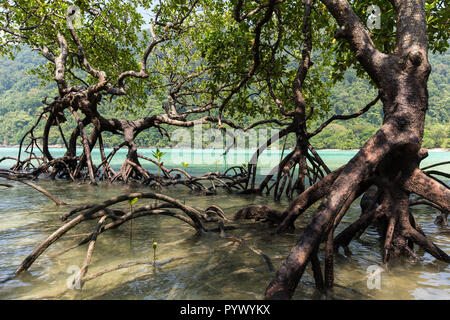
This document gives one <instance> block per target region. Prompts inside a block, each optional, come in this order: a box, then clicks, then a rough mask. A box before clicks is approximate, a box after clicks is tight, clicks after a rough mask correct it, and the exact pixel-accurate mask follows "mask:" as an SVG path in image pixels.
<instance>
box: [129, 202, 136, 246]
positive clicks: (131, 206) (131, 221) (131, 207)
mask: <svg viewBox="0 0 450 320" xmlns="http://www.w3.org/2000/svg"><path fill="white" fill-rule="evenodd" d="M137 201H138V198H133V199H129V200H128V205H129V206H130V212H131V214H133V204H135V203H136V202H137ZM132 239H133V219H131V220H130V242H131V240H132Z"/></svg>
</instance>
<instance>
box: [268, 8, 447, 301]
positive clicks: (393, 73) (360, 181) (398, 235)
mask: <svg viewBox="0 0 450 320" xmlns="http://www.w3.org/2000/svg"><path fill="white" fill-rule="evenodd" d="M323 2H324V3H325V4H326V5H327V7H328V9H329V10H330V12H331V13H332V14H333V15H334V16H335V18H336V19H337V21H338V23H339V24H340V26H341V28H342V31H341V32H343V33H344V36H345V37H346V38H347V39H348V40H349V42H350V44H351V45H352V47H353V49H354V50H355V52H356V55H357V57H358V59H359V60H360V62H361V64H362V65H363V66H364V68H365V69H366V70H367V72H368V73H369V75H370V76H371V77H372V78H373V79H374V81H375V82H376V83H377V85H378V87H379V91H380V95H381V100H382V102H383V110H384V121H383V125H382V127H381V128H380V129H379V130H378V131H377V133H376V134H375V135H374V136H373V137H371V138H370V139H369V140H368V141H367V142H366V143H365V145H364V146H363V147H362V148H361V150H360V151H359V152H358V153H357V154H356V155H355V157H353V158H352V159H351V160H350V161H349V162H348V164H347V165H345V167H344V168H343V169H342V171H341V172H340V173H339V176H338V177H337V178H336V179H335V180H334V182H333V185H332V187H331V189H330V194H329V195H328V196H327V197H326V198H325V200H324V201H323V202H322V204H321V206H320V207H319V209H318V211H317V212H316V214H315V215H314V217H313V219H312V221H311V223H310V224H309V225H308V226H307V227H306V229H305V231H304V232H303V234H302V235H301V236H300V239H299V240H298V242H297V243H296V244H295V246H294V247H293V248H292V250H291V252H290V253H289V255H288V257H287V259H286V260H285V261H284V262H283V263H282V264H281V266H280V267H279V269H278V271H277V273H276V275H275V278H274V279H273V280H272V281H271V283H270V284H269V286H268V288H267V289H266V292H265V297H266V298H282V299H289V298H291V297H292V295H293V293H294V291H295V288H296V287H297V285H298V282H299V280H300V278H301V276H302V274H303V272H304V270H305V267H306V265H307V263H308V262H309V261H310V257H311V254H312V253H313V251H314V248H317V246H318V245H319V244H320V242H321V241H322V239H325V238H326V236H327V232H329V230H330V226H331V225H333V224H334V223H335V222H336V218H337V216H338V215H339V216H340V215H341V214H342V212H341V210H342V209H343V208H345V206H346V204H347V203H348V201H349V199H350V198H351V197H352V194H355V193H357V192H358V189H360V190H359V191H360V192H361V191H363V190H364V189H361V188H362V187H363V186H364V184H366V185H367V184H368V185H370V184H371V181H378V183H379V184H380V185H381V186H382V187H383V188H384V191H385V192H384V197H383V198H384V199H383V203H382V204H381V205H380V207H381V208H382V209H383V208H386V210H385V212H382V213H384V215H386V217H387V218H388V221H389V222H388V227H387V230H386V239H385V248H384V260H385V262H387V261H388V260H389V259H390V258H392V256H395V255H398V254H401V253H403V252H405V251H408V250H407V249H406V247H407V246H408V244H407V242H408V241H407V240H410V241H413V242H415V243H416V244H418V245H420V246H421V247H423V248H424V249H425V250H426V251H428V252H429V253H430V254H432V255H433V256H434V257H436V258H438V259H440V260H443V261H446V262H449V261H450V258H449V257H448V255H446V254H445V253H443V252H442V251H441V250H440V249H438V248H437V247H436V246H435V245H434V244H433V243H432V242H431V241H429V240H427V239H426V238H425V237H424V236H423V235H422V234H421V233H420V232H419V231H417V229H416V228H415V226H412V225H411V222H410V214H409V208H408V194H409V192H418V193H422V194H421V195H424V196H426V197H427V199H429V200H430V201H433V202H435V203H437V204H438V205H440V206H441V207H443V208H448V206H449V205H450V197H445V195H447V194H448V189H446V188H445V187H443V186H439V185H438V183H437V182H436V181H435V180H433V179H431V178H429V177H427V176H426V175H424V174H421V171H420V169H418V167H419V163H420V161H421V160H422V158H423V157H424V152H423V150H422V149H421V143H422V137H423V130H424V123H425V113H426V110H427V109H428V93H427V80H428V75H429V73H430V65H429V63H428V59H427V35H426V21H425V11H424V2H423V1H419V0H416V1H407V2H406V1H393V2H394V3H395V4H394V6H395V8H396V12H397V32H398V33H397V40H398V43H397V50H396V52H395V53H394V54H392V55H387V54H382V53H380V52H379V51H377V50H376V48H375V47H374V45H373V43H372V42H371V40H370V37H369V35H368V34H367V31H365V29H364V27H363V26H362V23H361V22H360V21H359V19H358V18H357V16H356V15H355V14H354V13H353V11H352V9H351V8H350V6H349V4H348V3H347V1H344V0H335V1H323ZM344 27H345V28H344ZM413 181H414V182H413ZM419 181H420V182H421V183H422V184H423V185H425V186H426V187H419V186H418V184H417V182H419ZM365 188H367V186H366V187H365ZM445 189H446V190H445ZM425 190H426V191H425ZM302 209H303V208H295V210H296V212H299V211H300V210H302ZM296 212H294V213H291V215H292V214H295V213H296ZM331 229H332V228H331Z"/></svg>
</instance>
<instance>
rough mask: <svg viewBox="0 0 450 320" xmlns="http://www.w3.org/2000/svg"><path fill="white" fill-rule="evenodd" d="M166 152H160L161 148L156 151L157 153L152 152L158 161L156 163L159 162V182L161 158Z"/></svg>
mask: <svg viewBox="0 0 450 320" xmlns="http://www.w3.org/2000/svg"><path fill="white" fill-rule="evenodd" d="M165 154H166V153H165V152H162V151H160V150H159V148H157V149H156V151H153V152H152V155H153V157H154V158H155V159H156V161H157V162H158V180H159V172H160V169H161V158H162V157H163V156H164V155H165Z"/></svg>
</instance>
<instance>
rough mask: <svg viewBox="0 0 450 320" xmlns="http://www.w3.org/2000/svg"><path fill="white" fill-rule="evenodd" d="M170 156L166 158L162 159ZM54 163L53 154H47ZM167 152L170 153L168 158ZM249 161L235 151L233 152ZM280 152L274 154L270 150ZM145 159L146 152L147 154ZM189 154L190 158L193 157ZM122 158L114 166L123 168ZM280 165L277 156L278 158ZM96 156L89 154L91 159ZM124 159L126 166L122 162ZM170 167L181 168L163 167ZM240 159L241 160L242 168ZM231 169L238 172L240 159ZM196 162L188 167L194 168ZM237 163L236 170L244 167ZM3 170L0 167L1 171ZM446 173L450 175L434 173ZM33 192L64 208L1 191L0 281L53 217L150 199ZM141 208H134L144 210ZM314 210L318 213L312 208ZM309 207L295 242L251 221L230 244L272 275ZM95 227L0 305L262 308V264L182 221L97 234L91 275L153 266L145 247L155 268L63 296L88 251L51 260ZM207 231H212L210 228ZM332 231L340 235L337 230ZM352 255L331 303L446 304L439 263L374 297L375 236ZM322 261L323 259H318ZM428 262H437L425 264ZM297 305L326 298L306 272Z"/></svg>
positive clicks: (449, 284)
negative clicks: (49, 301) (116, 302)
mask: <svg viewBox="0 0 450 320" xmlns="http://www.w3.org/2000/svg"><path fill="white" fill-rule="evenodd" d="M163 151H167V150H163ZM53 152H54V153H55V154H56V155H57V153H58V152H60V151H58V150H53ZM168 152H173V151H168ZM239 152H240V153H248V154H251V152H249V151H245V150H240V151H237V153H239ZM273 152H277V151H273ZM142 153H145V154H146V155H147V156H151V150H144V151H142ZM320 153H321V156H323V158H324V160H325V161H326V162H327V163H328V164H329V166H330V167H331V168H332V169H333V168H336V167H338V166H340V165H341V164H344V163H345V162H346V161H348V159H350V158H351V156H352V155H354V154H355V152H354V151H321V152H320ZM16 154H17V149H15V148H3V149H0V158H1V157H4V156H7V155H16ZM194 155H195V153H194ZM124 156H125V153H119V154H118V155H117V158H115V160H114V161H117V162H115V165H116V166H118V165H120V159H121V157H124ZM277 156H279V153H278V155H277ZM95 157H98V155H95V154H94V160H95V159H97V158H95ZM122 159H123V158H122ZM164 159H166V160H165V164H166V165H167V166H179V165H178V164H177V162H176V161H172V162H170V161H168V160H169V157H166V156H165V157H164ZM239 160H240V159H239ZM446 160H450V153H446V152H430V156H429V158H428V159H426V160H425V161H424V165H428V164H430V163H435V162H438V161H446ZM235 162H236V163H237V164H240V163H239V162H238V161H237V160H236V161H235ZM192 163H194V161H192ZM241 163H243V162H241ZM8 165H9V164H8V163H2V166H8ZM231 165H233V161H229V160H227V164H225V163H224V162H223V163H216V162H215V161H213V163H209V164H204V163H203V164H202V163H200V164H197V165H194V164H192V166H191V165H190V166H189V168H188V171H189V172H191V173H193V174H197V173H199V172H204V171H207V170H214V169H215V168H216V166H217V169H220V170H222V169H223V168H224V167H225V166H227V167H228V166H231ZM148 167H149V169H150V170H155V171H156V167H155V166H154V165H150V164H149V165H148ZM440 169H441V170H444V171H447V172H450V167H449V166H446V167H441V168H440ZM38 183H39V184H40V185H42V186H43V187H45V188H46V189H47V190H49V191H50V192H52V193H53V194H55V195H57V196H58V197H60V198H61V199H63V200H65V201H66V202H69V203H70V206H66V207H56V206H55V205H54V204H53V202H50V201H49V200H48V199H47V198H45V197H44V196H42V195H41V194H39V193H37V192H35V191H34V190H32V189H30V188H29V187H27V186H24V185H22V184H17V183H12V184H13V185H14V188H9V189H4V188H2V190H1V191H0V278H4V277H6V276H8V275H10V274H12V273H13V272H14V270H15V268H16V267H17V266H18V265H19V264H20V263H21V262H22V260H23V259H24V258H25V257H26V256H27V255H28V254H29V253H30V252H31V251H32V250H33V248H34V247H35V246H36V245H37V244H39V243H40V241H42V240H44V239H45V238H46V237H47V236H48V235H49V234H51V233H52V232H53V231H54V230H56V229H57V228H58V227H59V226H60V225H61V222H60V220H59V216H60V215H61V214H64V213H66V212H68V211H69V210H70V209H71V208H73V207H76V206H77V205H80V204H84V203H90V202H99V201H102V200H104V199H108V198H110V197H113V196H117V195H118V194H123V193H127V192H132V191H151V189H148V188H146V187H143V186H123V185H119V184H118V185H108V184H101V185H100V186H97V187H93V186H90V185H88V184H74V183H68V182H64V181H57V182H54V181H46V180H40V181H39V182H38ZM163 192H164V193H166V194H168V195H170V196H172V197H175V198H178V199H183V193H184V192H183V186H179V187H175V188H169V189H166V190H164V191H163ZM186 201H187V202H188V203H189V204H190V205H192V206H194V207H196V208H200V209H205V208H206V207H208V206H210V205H211V204H216V205H219V206H221V207H222V208H223V209H224V211H225V213H226V214H227V215H231V214H233V213H234V212H235V211H237V210H239V209H240V208H242V207H245V206H248V205H251V204H267V205H270V206H272V207H274V208H278V209H280V210H281V209H283V208H285V207H286V205H287V201H286V200H283V201H281V202H279V203H275V202H273V200H272V199H271V198H270V197H261V196H255V195H251V196H238V195H232V194H231V195H230V194H228V193H226V192H221V193H219V194H218V195H215V196H198V195H190V194H188V195H187V199H186ZM151 202H152V201H151V200H142V201H139V203H138V205H142V204H144V203H151ZM316 207H317V205H316ZM314 209H315V207H313V208H310V210H308V211H307V212H306V213H305V214H304V215H303V216H302V217H300V218H299V219H298V221H297V225H296V226H297V229H296V231H295V233H293V234H283V235H271V234H270V231H271V230H270V229H269V228H268V227H267V226H265V225H262V224H255V223H253V222H251V221H240V222H238V223H234V224H233V225H235V226H236V227H237V229H236V230H233V231H229V234H230V235H233V236H239V237H242V238H245V239H246V240H247V241H248V243H249V244H251V245H252V246H254V247H255V248H257V249H260V250H261V251H263V252H264V253H265V254H266V255H268V256H269V257H270V258H271V260H272V262H273V264H274V267H275V269H276V268H277V267H278V266H279V265H280V263H281V262H282V261H283V260H284V259H285V257H286V255H287V253H288V252H289V250H290V248H291V247H292V245H293V244H294V243H295V241H296V240H297V239H298V237H299V235H300V233H301V230H302V228H303V227H305V225H306V224H307V223H308V222H309V220H310V217H311V214H312V213H313V212H314ZM413 212H414V215H415V217H416V218H417V220H418V221H419V223H420V224H421V226H422V228H423V230H424V231H425V233H426V234H427V235H428V237H429V238H430V239H431V240H432V241H434V242H435V243H436V244H438V245H439V246H440V248H441V249H442V250H444V251H445V252H446V253H447V254H450V237H449V235H450V233H449V231H448V230H445V229H442V228H440V227H438V226H436V225H435V224H434V223H433V221H434V219H435V217H436V215H437V212H436V211H435V210H434V209H431V208H428V207H421V206H420V207H414V208H413ZM359 214H360V212H359V201H356V202H355V203H354V204H353V206H352V208H351V209H350V210H349V211H348V213H347V214H346V216H345V217H344V219H343V221H342V223H341V225H340V226H339V230H341V229H342V228H345V226H347V225H348V224H349V223H351V222H352V221H354V220H355V219H357V217H358V216H359ZM94 226H95V221H90V222H89V223H85V224H81V225H79V226H78V227H77V228H75V229H74V230H72V231H70V232H69V233H67V234H66V235H65V236H64V237H63V238H62V239H61V240H59V241H57V242H56V243H55V244H54V245H52V246H51V247H50V248H49V250H48V251H47V252H46V253H44V254H43V255H42V256H41V257H40V258H39V259H38V260H37V261H36V262H35V263H34V264H33V265H32V266H31V268H30V269H29V272H27V273H25V274H23V275H21V276H20V277H18V278H15V279H13V280H10V281H8V282H6V283H4V284H0V299H36V298H41V297H47V298H59V299H260V298H262V294H263V292H264V290H265V288H266V286H267V285H268V283H269V281H270V280H271V278H272V277H273V275H274V272H271V271H269V270H268V268H267V265H266V264H265V263H264V261H263V260H262V259H261V257H260V256H258V255H256V254H255V253H253V252H252V251H250V250H249V249H248V248H246V247H244V246H238V245H237V244H234V243H233V242H231V241H229V240H226V239H222V238H219V237H218V236H217V234H216V233H211V234H207V235H203V236H196V235H195V234H194V232H193V230H192V228H191V227H189V226H188V225H186V224H184V223H183V222H181V221H179V220H176V219H173V218H170V217H164V216H161V217H159V216H154V217H143V218H139V219H136V220H134V222H133V238H132V241H131V242H130V224H129V223H127V224H124V225H122V226H121V227H120V228H118V229H116V230H110V231H108V232H105V233H104V234H102V235H100V236H99V238H98V240H97V245H96V249H95V252H94V256H93V260H92V262H91V266H90V268H89V271H88V274H92V273H96V272H97V271H100V270H103V269H106V268H108V267H113V266H116V265H118V264H122V263H127V262H133V261H141V260H146V259H148V260H152V259H153V249H152V245H151V244H152V239H155V241H157V242H158V248H157V252H156V259H157V261H158V262H160V264H158V265H157V267H153V266H152V265H139V266H135V267H131V268H128V269H121V270H118V271H114V272H110V273H107V274H104V275H103V276H100V277H98V278H96V279H94V280H92V281H89V282H87V283H86V284H85V285H84V287H83V290H82V291H79V290H68V291H66V292H65V293H64V294H62V295H61V292H62V291H64V290H65V288H66V281H67V279H68V278H69V277H70V276H71V275H72V273H70V272H68V268H70V267H71V266H81V265H82V263H83V261H84V258H85V255H86V249H87V247H86V246H82V247H79V248H77V249H74V250H72V251H69V252H67V253H66V254H64V255H61V256H59V257H53V256H52V254H55V253H57V252H59V251H61V250H63V249H65V248H68V247H70V246H71V245H73V244H76V243H77V240H79V239H81V238H80V237H77V235H79V234H83V233H87V232H91V231H92V230H93V228H94ZM208 227H210V228H212V227H215V225H208ZM339 230H338V231H339ZM350 250H351V253H352V254H351V255H350V256H348V255H345V254H344V252H343V251H340V253H339V254H338V255H337V257H336V266H335V278H336V284H337V285H338V286H337V287H336V288H335V289H334V291H333V294H332V295H330V296H328V298H339V299H450V266H449V265H446V264H442V263H439V262H436V261H435V259H434V258H433V257H431V256H430V255H429V254H427V253H424V252H422V251H419V254H420V255H421V256H423V257H424V258H425V259H426V260H427V261H426V262H422V263H419V264H416V265H411V264H402V265H397V266H393V267H392V268H391V269H390V270H389V271H388V272H383V273H381V283H380V285H381V288H380V290H378V289H369V288H368V286H367V278H366V276H367V273H366V271H367V268H368V267H369V266H373V265H378V264H379V263H380V261H381V250H380V241H379V235H378V233H377V231H376V228H375V227H369V229H368V230H367V231H366V233H364V235H363V236H362V237H361V238H360V239H359V240H356V241H353V242H352V243H351V245H350ZM321 258H322V257H321ZM430 262H434V263H430ZM294 298H295V299H324V298H325V297H324V296H321V295H320V294H318V293H317V292H316V290H315V289H314V281H313V277H312V272H311V270H310V268H309V267H308V268H307V270H306V272H305V274H304V276H303V278H302V281H301V283H300V285H299V287H298V288H297V290H296V293H295V296H294Z"/></svg>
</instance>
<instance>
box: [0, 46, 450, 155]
mask: <svg viewBox="0 0 450 320" xmlns="http://www.w3.org/2000/svg"><path fill="white" fill-rule="evenodd" d="M42 61H43V60H42V58H40V57H39V56H38V54H36V53H34V52H32V51H31V50H29V49H24V50H22V51H20V52H18V53H17V55H16V59H15V60H14V61H11V60H8V59H7V58H6V57H4V58H0V75H1V77H0V123H1V126H0V144H3V145H16V144H18V143H19V141H20V139H21V137H22V136H23V134H24V133H25V132H26V131H27V130H28V129H29V128H30V127H31V126H32V123H33V121H35V120H36V117H34V116H35V115H36V114H37V113H38V112H39V111H40V110H41V108H42V107H43V104H42V100H43V99H44V97H45V96H49V98H51V97H53V96H54V95H55V94H56V91H55V88H54V87H53V86H45V85H43V84H42V83H41V81H40V80H39V79H38V78H37V76H35V75H33V74H32V72H30V70H32V69H33V68H36V67H37V66H38V65H39V64H40V63H42ZM430 62H431V65H432V68H433V71H432V73H431V76H430V80H429V82H428V89H429V95H430V99H429V110H428V118H427V122H426V128H425V135H424V142H423V144H424V147H427V148H450V126H449V123H450V90H449V89H450V84H449V80H448V73H449V67H448V65H449V63H450V54H449V53H444V54H437V55H432V56H431V58H430ZM361 92H365V93H367V94H366V99H365V100H364V101H361V99H360V97H361ZM375 96H376V92H375V90H373V88H372V87H371V86H370V85H369V83H368V82H367V81H365V80H361V79H358V78H357V76H356V73H355V72H347V74H346V76H345V78H344V80H343V81H342V82H341V83H339V84H337V85H336V86H335V87H333V89H332V90H331V97H330V101H331V106H332V108H331V111H330V114H329V115H328V117H329V116H331V115H332V114H333V113H336V114H349V113H353V112H356V111H358V110H359V109H361V108H362V107H364V106H365V104H366V103H368V102H369V101H370V100H372V99H373V98H374V97H375ZM161 105H162V103H161V102H159V101H157V100H156V99H152V98H151V97H149V101H148V106H147V108H145V109H134V110H135V114H133V115H130V112H129V111H120V110H116V105H115V104H114V103H108V102H106V101H104V102H103V103H102V109H103V111H102V112H103V115H104V116H105V117H116V118H125V117H126V118H128V119H133V118H138V117H142V116H146V115H149V114H152V113H158V112H161V111H162V108H161ZM251 121H252V119H249V118H245V120H244V122H246V123H250V122H251ZM381 123H382V110H381V104H380V103H378V104H377V105H376V106H374V107H372V109H371V110H369V112H367V113H366V114H364V115H362V116H361V117H359V118H356V119H351V120H347V121H336V122H334V123H332V124H331V125H329V126H328V127H327V128H326V129H325V130H324V131H323V132H322V133H320V134H319V135H318V136H316V137H314V138H313V139H312V143H313V144H314V145H315V146H316V147H317V148H339V149H353V148H359V147H361V145H362V144H363V143H364V142H365V141H366V140H367V139H368V138H369V137H370V136H372V135H373V134H374V133H375V131H376V130H377V128H379V127H380V125H381ZM318 124H319V121H317V123H310V124H309V125H310V127H311V129H312V128H314V127H315V126H317V125H318ZM74 126H75V124H74V123H72V122H71V121H68V122H66V123H64V124H63V127H74ZM175 129H176V128H169V129H168V130H169V131H172V130H175ZM311 129H310V130H311ZM52 133H53V135H52V137H51V139H50V143H52V144H62V143H63V141H62V140H61V138H60V136H59V134H58V133H57V130H54V131H53V132H52ZM115 140H117V141H119V137H117V136H116V137H114V136H108V135H106V137H105V144H106V145H114V144H115V143H117V141H115ZM136 142H137V143H138V144H139V145H140V146H148V147H150V146H158V147H164V146H171V145H173V144H175V143H176V141H173V142H170V141H169V140H168V139H167V138H161V135H160V134H159V132H158V131H157V130H156V129H155V130H150V131H148V132H145V133H141V134H140V135H139V136H138V138H137V140H136ZM288 144H289V143H288Z"/></svg>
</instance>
